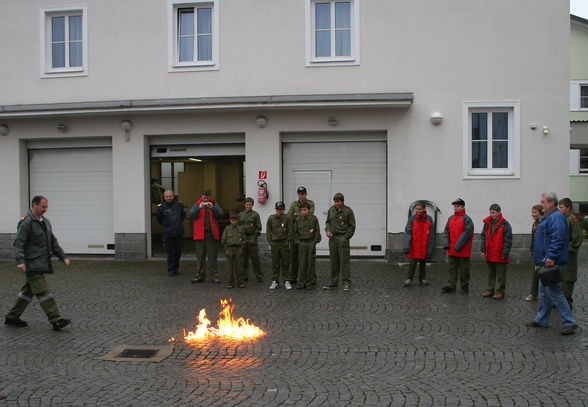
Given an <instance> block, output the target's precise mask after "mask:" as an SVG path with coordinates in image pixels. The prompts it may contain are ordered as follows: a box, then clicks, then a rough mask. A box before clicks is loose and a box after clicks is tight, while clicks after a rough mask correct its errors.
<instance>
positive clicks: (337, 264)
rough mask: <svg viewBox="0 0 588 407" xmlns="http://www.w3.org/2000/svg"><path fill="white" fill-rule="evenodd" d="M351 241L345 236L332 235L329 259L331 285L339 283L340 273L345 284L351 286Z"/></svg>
mask: <svg viewBox="0 0 588 407" xmlns="http://www.w3.org/2000/svg"><path fill="white" fill-rule="evenodd" d="M350 251H351V250H350V247H349V239H347V238H346V237H345V235H342V234H341V235H332V236H331V238H330V239H329V257H330V258H331V283H330V285H337V284H338V283H339V272H341V281H342V282H343V284H351V271H350V267H349V253H350Z"/></svg>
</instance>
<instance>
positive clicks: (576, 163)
mask: <svg viewBox="0 0 588 407" xmlns="http://www.w3.org/2000/svg"><path fill="white" fill-rule="evenodd" d="M570 175H588V148H579V149H575V148H573V149H570Z"/></svg>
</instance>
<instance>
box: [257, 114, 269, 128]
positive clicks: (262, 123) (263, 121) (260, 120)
mask: <svg viewBox="0 0 588 407" xmlns="http://www.w3.org/2000/svg"><path fill="white" fill-rule="evenodd" d="M255 125H256V126H257V127H259V128H260V129H263V128H264V127H266V126H267V117H265V116H257V117H256V118H255Z"/></svg>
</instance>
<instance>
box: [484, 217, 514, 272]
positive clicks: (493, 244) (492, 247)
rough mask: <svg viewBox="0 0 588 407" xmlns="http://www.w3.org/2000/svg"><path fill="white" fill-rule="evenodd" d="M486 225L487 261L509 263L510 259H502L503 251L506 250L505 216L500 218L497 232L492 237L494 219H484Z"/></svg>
mask: <svg viewBox="0 0 588 407" xmlns="http://www.w3.org/2000/svg"><path fill="white" fill-rule="evenodd" d="M484 223H485V224H486V261H487V262H492V263H508V257H507V258H506V259H503V258H502V250H503V249H504V216H502V213H501V214H500V217H499V218H498V223H497V224H496V230H494V234H493V235H492V236H490V234H491V231H492V217H491V216H488V217H487V218H486V219H484Z"/></svg>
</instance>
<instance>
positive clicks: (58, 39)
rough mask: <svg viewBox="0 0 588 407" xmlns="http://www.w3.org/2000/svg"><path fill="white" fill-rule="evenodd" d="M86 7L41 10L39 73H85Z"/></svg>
mask: <svg viewBox="0 0 588 407" xmlns="http://www.w3.org/2000/svg"><path fill="white" fill-rule="evenodd" d="M86 14H87V13H86V8H85V7H80V8H75V9H70V8H57V9H55V8H52V9H42V10H41V26H42V29H41V33H42V34H41V76H42V77H63V76H80V75H87V60H88V56H87V55H88V54H87V52H88V45H87V31H86V26H87V24H86Z"/></svg>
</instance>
